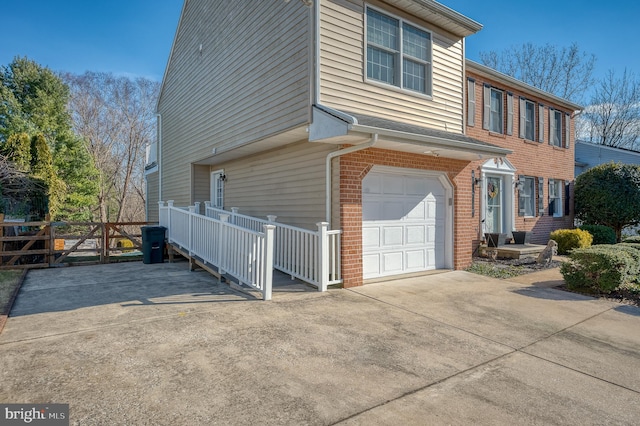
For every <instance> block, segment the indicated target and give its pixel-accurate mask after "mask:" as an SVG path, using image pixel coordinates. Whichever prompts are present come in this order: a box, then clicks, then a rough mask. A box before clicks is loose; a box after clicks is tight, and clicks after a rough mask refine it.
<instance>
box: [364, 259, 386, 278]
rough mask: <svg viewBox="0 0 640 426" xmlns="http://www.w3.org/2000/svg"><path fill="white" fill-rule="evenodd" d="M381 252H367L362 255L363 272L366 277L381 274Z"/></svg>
mask: <svg viewBox="0 0 640 426" xmlns="http://www.w3.org/2000/svg"><path fill="white" fill-rule="evenodd" d="M380 256H381V255H380V254H379V253H376V254H366V255H364V256H363V257H362V273H363V275H364V276H365V277H375V276H380V273H381V272H382V271H381V270H380V267H381V261H380Z"/></svg>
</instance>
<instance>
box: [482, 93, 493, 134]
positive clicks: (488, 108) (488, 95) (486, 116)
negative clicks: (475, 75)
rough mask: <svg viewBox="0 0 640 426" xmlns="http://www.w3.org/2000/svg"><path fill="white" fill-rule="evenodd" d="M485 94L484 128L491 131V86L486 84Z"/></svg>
mask: <svg viewBox="0 0 640 426" xmlns="http://www.w3.org/2000/svg"><path fill="white" fill-rule="evenodd" d="M483 92H484V93H483V97H484V99H483V103H484V106H483V109H482V128H483V129H485V130H489V120H490V117H491V86H489V85H488V84H486V83H485V84H484V90H483Z"/></svg>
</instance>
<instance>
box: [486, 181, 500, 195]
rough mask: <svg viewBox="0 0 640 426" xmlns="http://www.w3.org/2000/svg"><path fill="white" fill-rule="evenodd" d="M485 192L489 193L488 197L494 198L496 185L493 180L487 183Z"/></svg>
mask: <svg viewBox="0 0 640 426" xmlns="http://www.w3.org/2000/svg"><path fill="white" fill-rule="evenodd" d="M487 193H488V194H489V198H496V196H497V195H498V185H496V184H494V183H493V182H489V184H488V185H487Z"/></svg>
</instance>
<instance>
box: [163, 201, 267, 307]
mask: <svg viewBox="0 0 640 426" xmlns="http://www.w3.org/2000/svg"><path fill="white" fill-rule="evenodd" d="M158 204H159V210H160V214H159V219H160V225H162V226H164V227H166V228H167V239H168V241H169V242H170V243H173V244H176V245H178V246H179V247H180V248H182V249H183V250H185V251H187V252H188V254H189V256H193V257H197V258H199V259H200V260H201V261H202V262H204V263H205V264H208V265H211V266H213V267H216V268H217V269H218V272H219V273H220V275H223V274H229V275H232V276H233V277H235V278H237V279H238V281H240V282H241V283H243V284H246V285H249V286H251V287H253V288H255V289H257V290H259V291H260V292H261V293H262V297H263V299H264V300H270V299H271V292H272V289H271V287H272V280H273V243H274V230H275V226H274V225H272V224H266V225H264V226H263V227H262V230H263V232H256V231H253V230H250V229H246V228H242V227H240V226H237V225H234V224H232V223H229V222H228V219H229V215H228V214H220V215H219V218H217V219H214V218H210V217H207V216H203V215H201V214H199V213H197V211H196V206H191V207H189V208H188V209H187V210H184V209H183V208H180V207H174V206H173V202H172V201H169V202H168V205H166V206H165V204H164V202H162V201H160V202H159V203H158Z"/></svg>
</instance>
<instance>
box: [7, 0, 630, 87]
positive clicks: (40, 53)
mask: <svg viewBox="0 0 640 426" xmlns="http://www.w3.org/2000/svg"><path fill="white" fill-rule="evenodd" d="M255 1H278V0H255ZM442 3H443V4H445V5H446V6H448V7H451V8H452V9H454V10H457V11H458V12H461V13H463V14H465V15H467V16H468V17H470V18H472V19H474V20H476V21H478V22H480V23H481V24H483V25H484V28H483V29H482V31H480V32H479V33H478V34H475V35H473V36H471V37H469V38H468V39H467V57H468V58H470V59H473V60H478V59H479V57H478V52H479V51H487V50H498V51H499V50H502V49H504V48H506V47H509V46H511V45H521V44H522V43H525V42H532V43H534V44H544V43H547V42H548V43H552V44H555V45H558V46H568V45H570V44H571V43H572V42H574V41H575V42H577V43H578V45H579V46H580V48H581V50H583V51H587V52H588V53H593V54H595V55H596V57H597V58H598V62H597V64H596V76H597V77H601V76H603V75H604V74H605V73H606V72H607V70H609V69H615V70H616V71H618V72H622V70H623V69H624V68H625V67H626V68H627V69H628V70H630V71H633V72H635V73H636V75H640V47H639V45H638V43H639V42H640V25H638V24H637V20H638V16H640V2H637V1H636V0H610V1H607V2H602V1H589V0H582V1H576V0H563V1H558V0H536V1H528V2H524V1H518V0H491V1H487V0H442ZM292 6H293V4H292ZM181 7H182V0H109V1H105V2H102V1H87V0H82V1H79V0H0V10H1V11H2V25H3V28H2V32H3V40H2V43H0V65H7V64H9V63H10V62H11V61H12V59H13V58H14V57H15V56H16V55H20V56H27V57H29V58H30V59H33V60H35V61H36V62H38V63H40V64H42V65H45V66H48V67H49V68H51V69H53V70H55V71H70V72H73V73H78V74H79V73H83V72H84V71H87V70H90V71H108V72H113V73H116V74H124V75H131V76H144V77H147V78H151V79H153V80H161V79H162V74H163V72H164V68H165V65H166V61H167V58H168V55H169V50H170V49H171V43H172V41H173V35H174V32H175V30H176V26H177V23H178V18H179V14H180V9H181Z"/></svg>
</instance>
